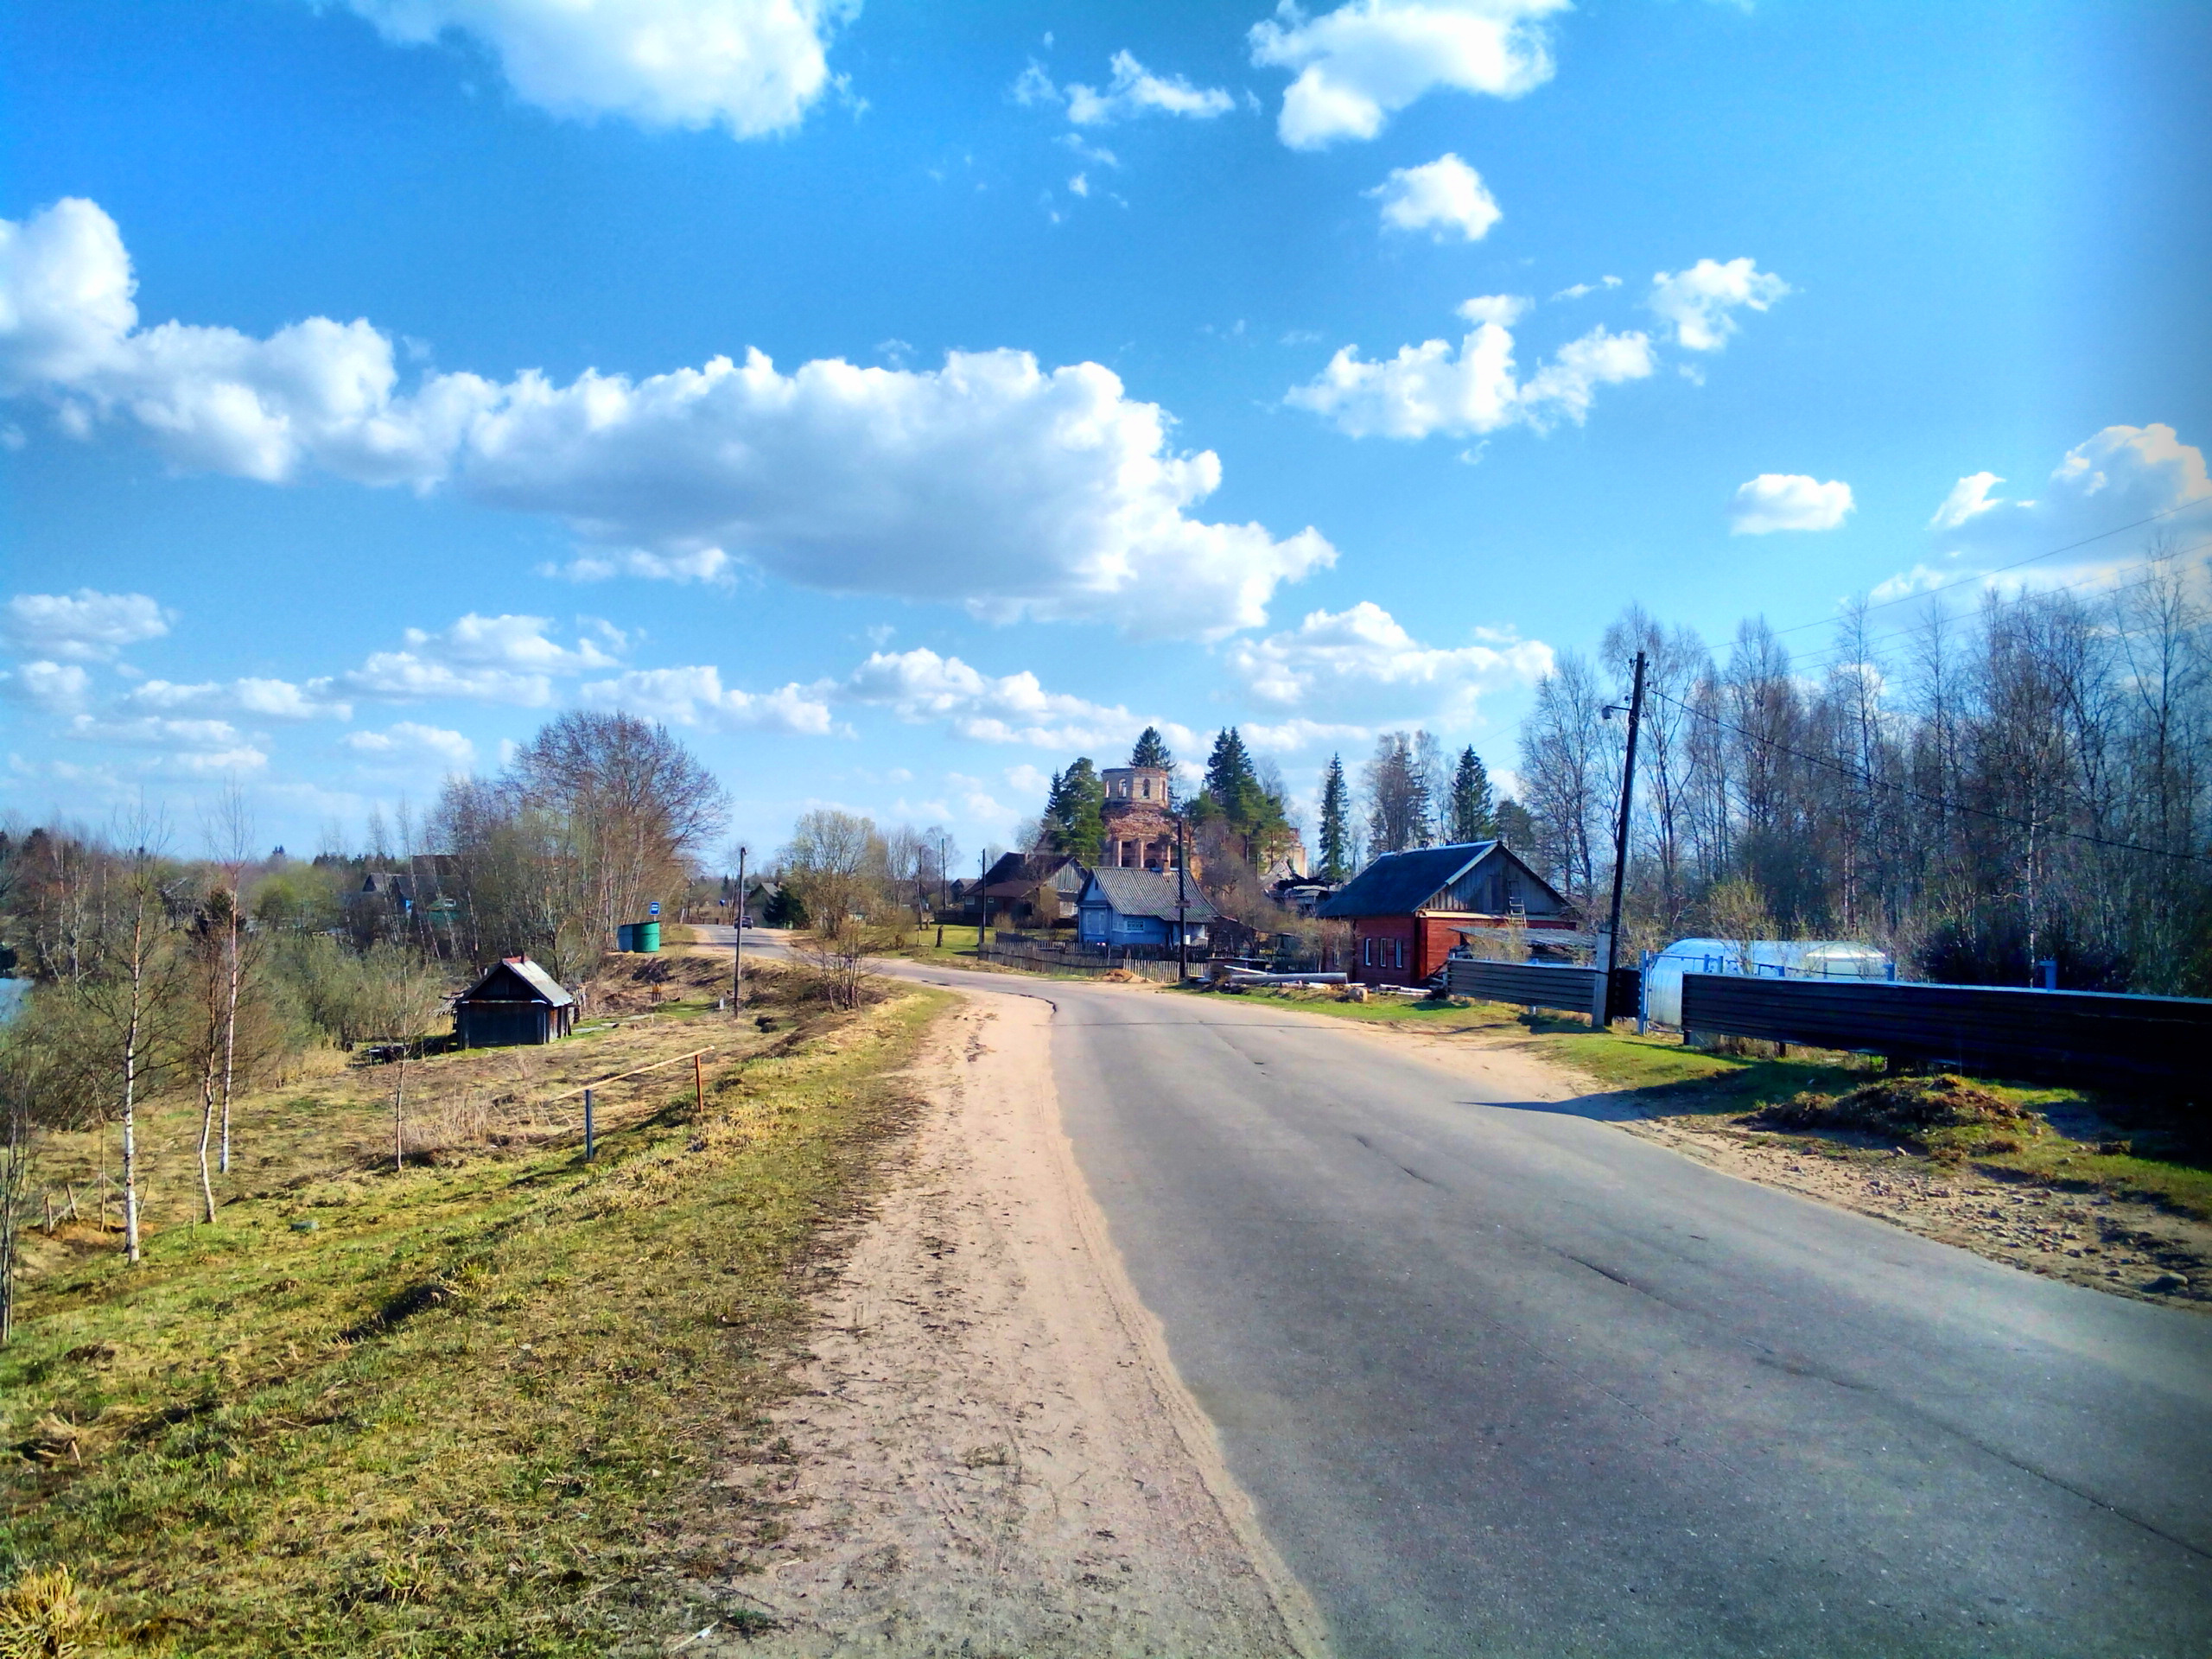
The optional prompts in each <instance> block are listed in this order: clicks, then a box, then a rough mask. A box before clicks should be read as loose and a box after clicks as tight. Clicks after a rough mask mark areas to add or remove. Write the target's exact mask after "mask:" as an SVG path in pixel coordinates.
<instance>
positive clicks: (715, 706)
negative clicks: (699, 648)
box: [582, 663, 836, 737]
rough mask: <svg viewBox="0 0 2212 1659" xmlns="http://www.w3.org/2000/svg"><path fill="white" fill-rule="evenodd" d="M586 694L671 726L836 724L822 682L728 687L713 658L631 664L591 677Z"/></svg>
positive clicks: (811, 732) (812, 728) (802, 729)
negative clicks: (608, 675)
mask: <svg viewBox="0 0 2212 1659" xmlns="http://www.w3.org/2000/svg"><path fill="white" fill-rule="evenodd" d="M582 696H583V699H584V701H585V702H593V703H598V704H601V705H602V706H604V707H607V708H612V709H623V710H625V711H626V712H627V713H630V714H633V715H643V716H644V717H645V718H646V719H648V720H658V721H666V722H667V723H668V724H670V725H671V726H703V727H707V728H710V729H712V730H715V731H723V732H784V733H787V734H791V735H792V736H797V737H825V736H828V735H829V734H830V733H831V732H833V731H834V730H836V722H835V721H833V720H832V719H831V717H830V714H829V704H828V702H825V701H824V700H823V696H822V688H821V687H819V686H803V685H799V684H798V683H792V684H790V685H786V686H784V687H782V688H780V689H779V690H774V691H745V690H739V689H738V688H737V687H735V686H728V687H725V686H724V685H723V684H722V677H721V670H719V669H717V668H715V666H714V664H711V663H708V664H696V665H693V666H689V667H683V668H643V669H632V671H630V672H628V673H626V674H623V675H620V676H618V677H615V678H613V679H607V680H593V681H589V682H588V683H586V684H585V685H584V687H583V690H582Z"/></svg>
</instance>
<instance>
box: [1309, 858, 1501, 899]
mask: <svg viewBox="0 0 2212 1659" xmlns="http://www.w3.org/2000/svg"><path fill="white" fill-rule="evenodd" d="M1497 845H1498V843H1497V842H1495V841H1466V842H1452V844H1451V845H1449V846H1446V847H1416V848H1414V849H1411V850H1409V851H1407V852H1402V853H1385V854H1383V855H1382V856H1381V857H1380V858H1378V859H1376V861H1374V862H1373V863H1372V864H1370V865H1369V866H1368V867H1367V868H1365V869H1363V870H1362V871H1361V872H1360V873H1359V874H1357V875H1355V876H1354V877H1352V879H1351V880H1349V881H1347V882H1345V883H1344V886H1343V887H1340V888H1339V889H1338V891H1337V893H1336V896H1335V897H1334V898H1332V899H1329V900H1328V901H1327V902H1326V903H1325V904H1321V905H1317V906H1314V909H1313V913H1314V914H1315V915H1316V916H1327V917H1337V918H1350V917H1354V916H1410V915H1412V914H1413V913H1414V912H1415V911H1416V910H1419V909H1420V908H1421V906H1423V905H1425V904H1427V902H1428V901H1429V900H1430V899H1433V898H1434V897H1435V896H1436V894H1437V893H1439V892H1440V891H1441V890H1442V889H1443V888H1446V887H1450V886H1451V885H1452V883H1453V882H1454V881H1457V880H1459V878H1460V877H1461V876H1463V875H1465V874H1466V873H1467V872H1468V871H1469V870H1471V869H1472V868H1474V867H1475V866H1476V865H1477V864H1478V863H1480V862H1481V861H1483V860H1484V858H1486V857H1488V856H1489V855H1490V853H1491V849H1494V848H1496V847H1497Z"/></svg>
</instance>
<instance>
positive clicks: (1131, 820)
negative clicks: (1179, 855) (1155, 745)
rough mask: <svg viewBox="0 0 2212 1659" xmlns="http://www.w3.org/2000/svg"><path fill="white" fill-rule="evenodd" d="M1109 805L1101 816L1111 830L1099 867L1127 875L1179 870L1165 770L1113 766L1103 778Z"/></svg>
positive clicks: (1107, 833)
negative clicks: (1151, 871) (1138, 872)
mask: <svg viewBox="0 0 2212 1659" xmlns="http://www.w3.org/2000/svg"><path fill="white" fill-rule="evenodd" d="M1100 778H1101V781H1102V782H1103V783H1104V785H1106V800H1105V803H1104V804H1103V805H1102V806H1101V807H1100V808H1099V809H1098V816H1099V817H1101V818H1102V819H1103V820H1104V822H1105V825H1106V842H1105V846H1104V848H1103V849H1102V851H1101V853H1100V855H1099V862H1100V863H1102V864H1103V865H1105V866H1107V867H1108V868H1117V869H1125V870H1172V869H1173V868H1175V815H1174V812H1173V810H1172V809H1171V808H1170V807H1169V805H1168V799H1167V768H1166V767H1165V766H1109V767H1108V768H1107V769H1106V770H1105V772H1103V773H1102V774H1100Z"/></svg>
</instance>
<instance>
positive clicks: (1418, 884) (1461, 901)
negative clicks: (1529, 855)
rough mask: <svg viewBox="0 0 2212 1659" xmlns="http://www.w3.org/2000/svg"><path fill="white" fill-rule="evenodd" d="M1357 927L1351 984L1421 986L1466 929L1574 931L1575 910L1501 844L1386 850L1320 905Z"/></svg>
mask: <svg viewBox="0 0 2212 1659" xmlns="http://www.w3.org/2000/svg"><path fill="white" fill-rule="evenodd" d="M1313 913H1314V914H1315V915H1316V916H1319V917H1325V918H1332V919H1335V920H1338V921H1348V922H1350V923H1351V925H1352V965H1351V970H1350V971H1351V977H1352V979H1353V980H1354V981H1355V982H1357V983H1360V984H1363V985H1419V984H1421V982H1423V981H1425V980H1427V978H1428V976H1430V975H1432V974H1433V973H1435V972H1436V971H1437V970H1438V969H1440V968H1441V967H1443V966H1444V959H1445V958H1446V957H1447V956H1449V955H1450V954H1451V953H1452V947H1453V946H1455V945H1457V944H1459V934H1460V932H1461V931H1464V930H1469V929H1477V930H1488V929H1491V928H1518V927H1525V928H1527V930H1528V932H1529V942H1530V944H1532V945H1533V944H1536V943H1537V942H1538V941H1539V940H1541V938H1542V936H1543V935H1544V934H1546V933H1554V934H1556V935H1558V936H1560V938H1562V939H1564V938H1567V937H1569V936H1573V935H1575V934H1576V931H1577V926H1576V921H1577V918H1576V917H1575V914H1574V911H1573V906H1570V905H1569V904H1568V903H1567V900H1566V899H1563V898H1561V897H1560V894H1559V893H1558V892H1557V891H1556V890H1554V888H1553V887H1552V886H1551V884H1550V883H1549V882H1548V881H1546V880H1544V879H1543V877H1541V876H1540V875H1538V874H1536V873H1535V871H1534V870H1532V869H1530V868H1529V867H1528V866H1527V865H1526V864H1524V863H1522V861H1520V859H1518V858H1517V857H1516V856H1515V855H1514V854H1513V853H1512V851H1511V850H1510V849H1509V848H1507V846H1506V845H1505V843H1504V842H1502V841H1476V842H1455V843H1453V844H1452V845H1451V846H1448V847H1417V848H1414V849H1413V850H1411V851H1409V852H1403V853H1385V854H1383V855H1382V856H1381V857H1380V858H1378V859H1376V861H1374V862H1373V863H1372V864H1370V865H1369V866H1368V867H1367V868H1365V869H1363V870H1362V871H1361V872H1360V873H1359V874H1357V875H1356V876H1354V877H1353V878H1352V879H1351V880H1350V881H1347V882H1346V883H1345V884H1344V886H1343V887H1340V888H1339V889H1338V891H1337V893H1336V894H1335V896H1334V897H1332V898H1331V899H1329V900H1328V901H1327V902H1326V903H1325V904H1323V905H1321V906H1319V907H1318V908H1316V909H1315V911H1314V912H1313Z"/></svg>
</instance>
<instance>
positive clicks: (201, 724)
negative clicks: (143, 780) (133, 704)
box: [66, 715, 269, 777]
mask: <svg viewBox="0 0 2212 1659" xmlns="http://www.w3.org/2000/svg"><path fill="white" fill-rule="evenodd" d="M66 731H67V735H68V736H70V737H73V738H75V739H77V740H79V741H82V742H87V743H99V744H102V745H105V746H107V747H122V748H133V749H150V750H153V751H156V753H155V755H154V756H153V758H152V761H151V769H152V770H154V771H156V772H171V773H176V774H181V775H183V776H187V777H207V776H213V775H217V774H220V773H225V772H258V771H259V770H260V769H261V768H262V767H264V766H267V765H268V764H269V756H268V754H267V753H266V752H265V751H264V750H263V749H261V748H259V747H257V746H256V745H255V744H254V743H253V742H252V741H251V740H249V739H248V738H246V737H245V735H244V734H241V733H240V732H239V731H238V728H236V727H235V726H232V724H231V723H230V721H226V720H168V719H164V718H162V716H160V715H139V716H137V717H125V718H122V719H117V718H114V717H105V718H103V717H101V716H99V715H77V716H76V717H75V718H74V719H73V720H72V721H70V722H69V724H68V726H67V728H66Z"/></svg>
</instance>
